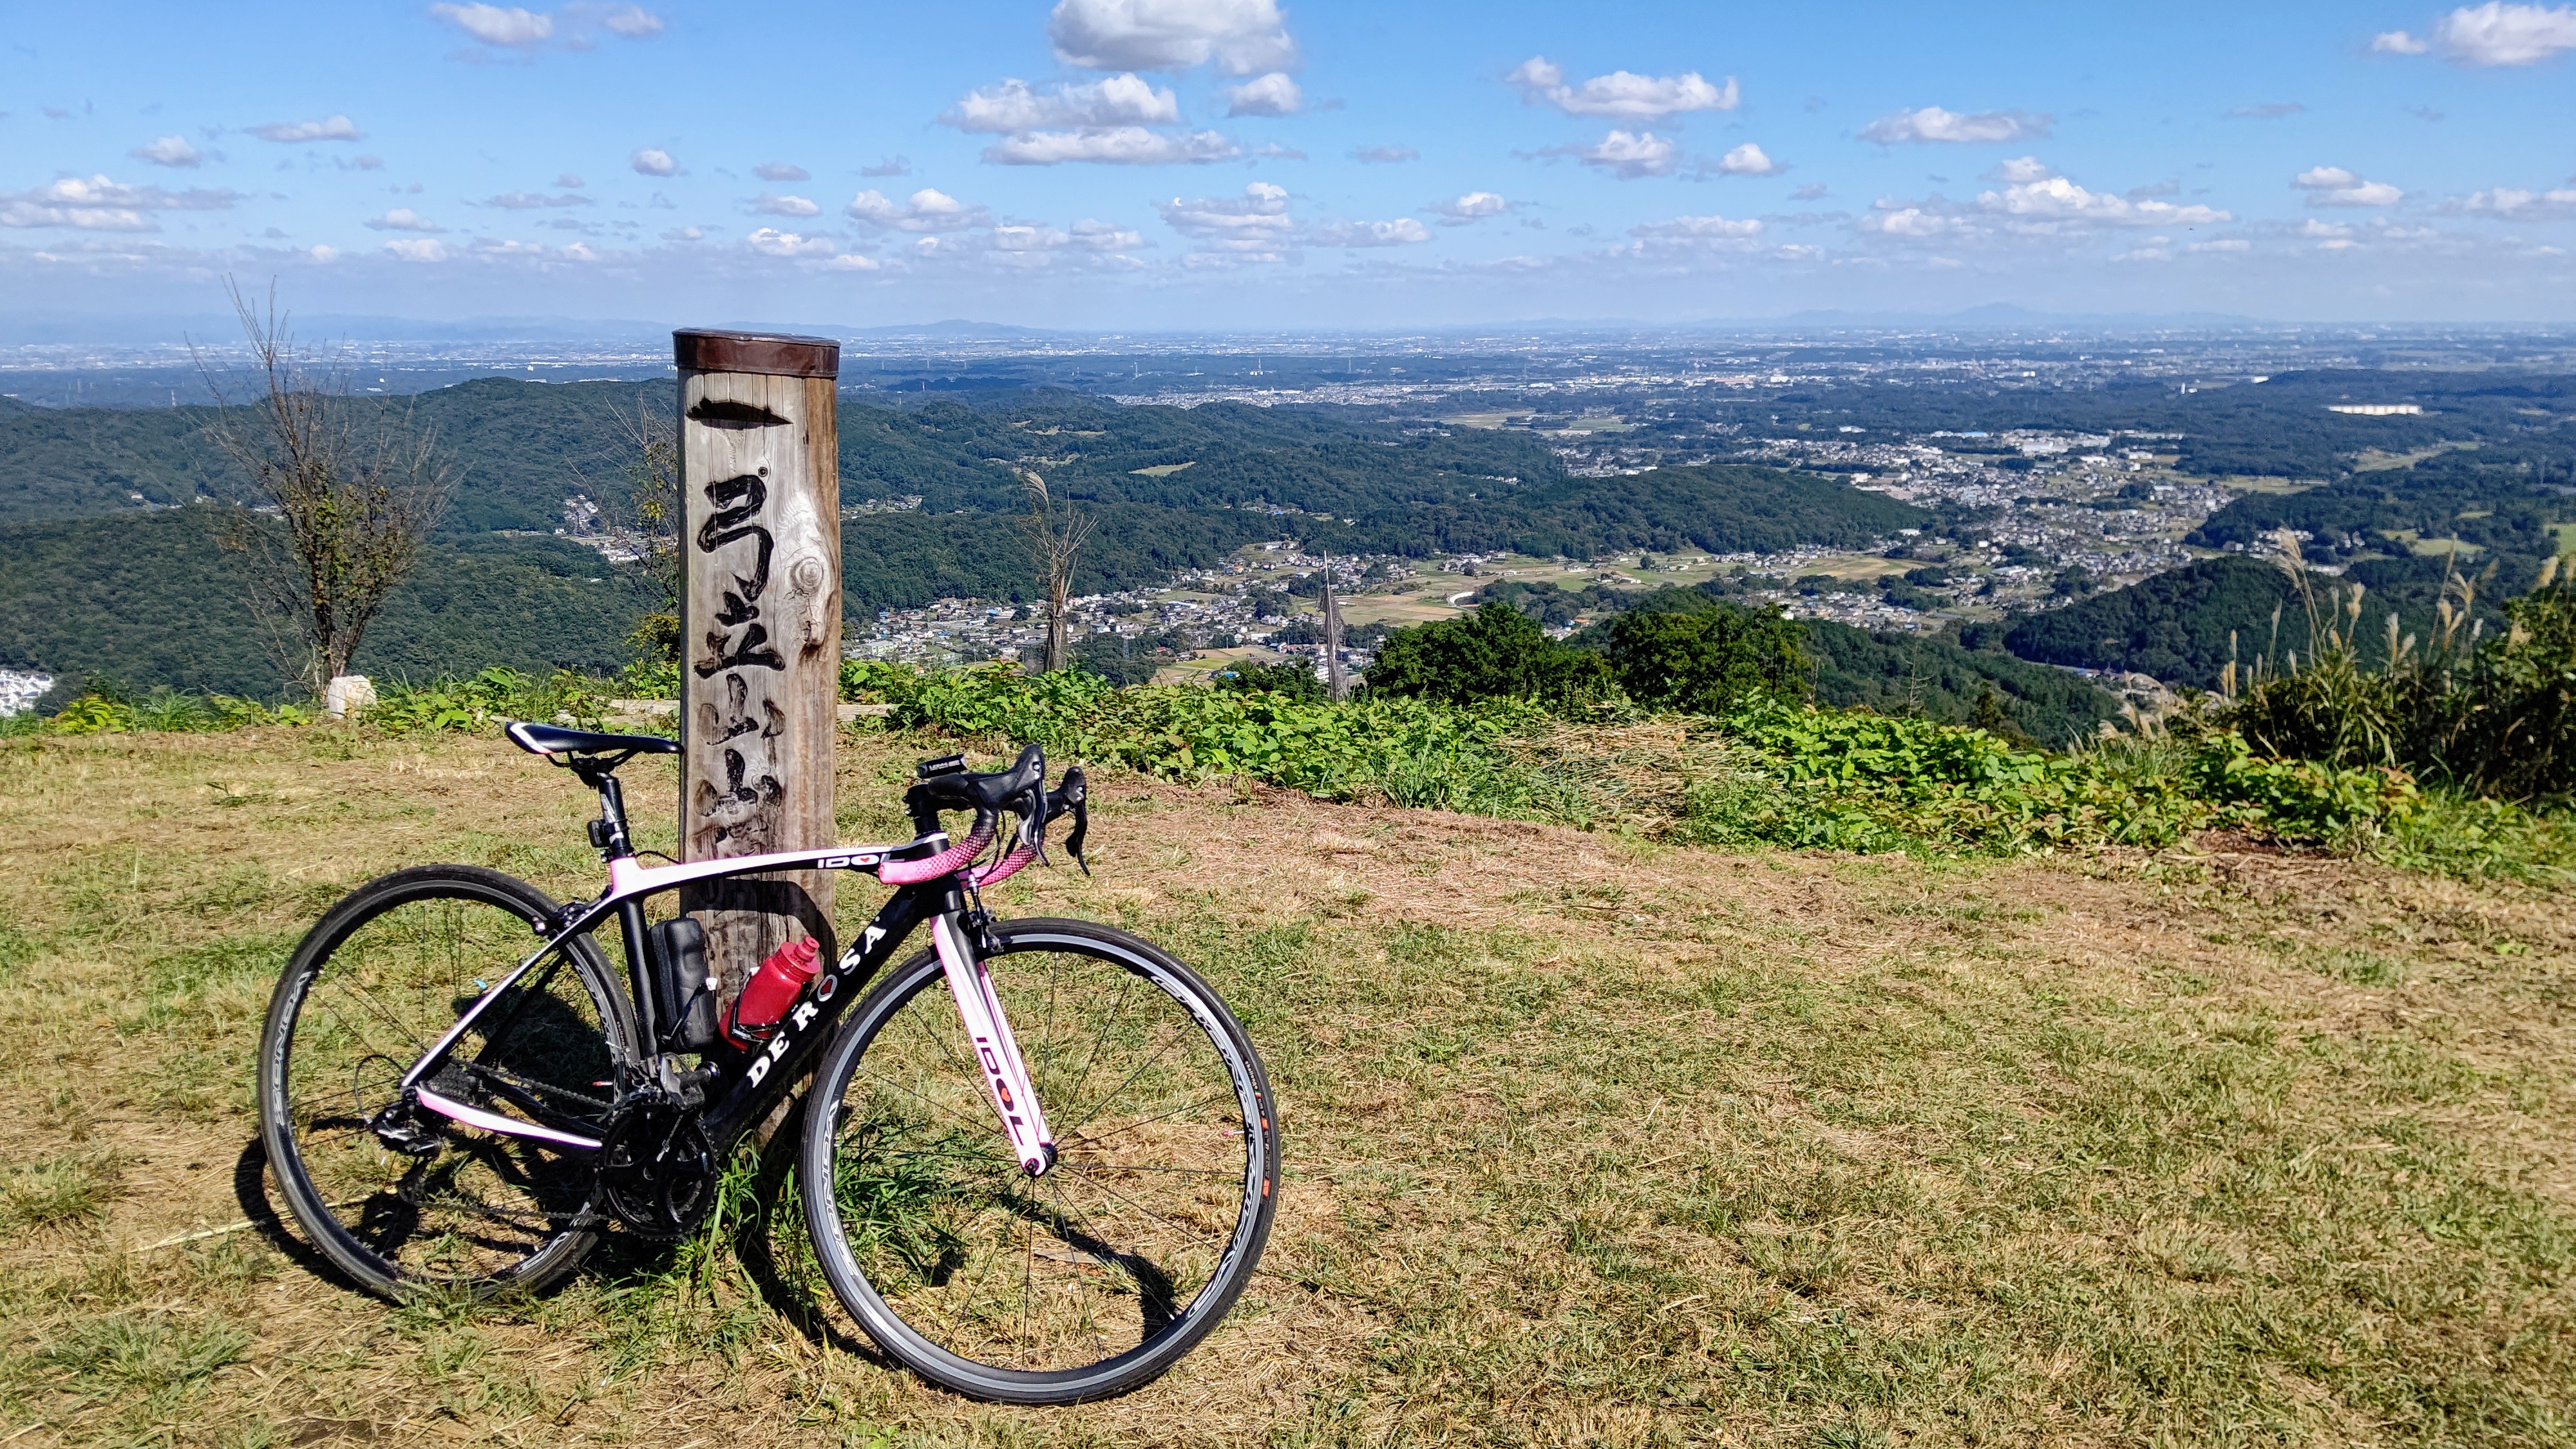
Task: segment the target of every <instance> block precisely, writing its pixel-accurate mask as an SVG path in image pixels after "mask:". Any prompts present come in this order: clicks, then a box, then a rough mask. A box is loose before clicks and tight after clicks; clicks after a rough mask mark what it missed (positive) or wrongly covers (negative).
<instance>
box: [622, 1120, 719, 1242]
mask: <svg viewBox="0 0 2576 1449" xmlns="http://www.w3.org/2000/svg"><path fill="white" fill-rule="evenodd" d="M599 1186H600V1192H601V1195H602V1196H603V1197H604V1198H605V1199H606V1200H607V1205H608V1210H609V1211H610V1212H612V1213H614V1214H616V1215H617V1220H618V1221H619V1222H621V1223H624V1224H625V1225H626V1226H627V1229H628V1230H629V1231H631V1232H633V1233H635V1234H636V1235H637V1236H638V1237H644V1238H651V1239H654V1240H655V1241H659V1242H668V1241H670V1240H671V1239H674V1238H684V1237H687V1236H688V1235H689V1233H690V1232H691V1231H692V1230H694V1229H695V1228H696V1227H697V1225H698V1224H699V1223H701V1222H703V1221H705V1220H706V1216H707V1210H708V1209H709V1208H711V1207H713V1206H714V1205H715V1198H716V1153H715V1148H714V1146H713V1145H712V1144H710V1143H709V1142H708V1141H707V1132H706V1128H705V1127H703V1126H701V1125H700V1124H699V1122H698V1114H697V1113H696V1112H695V1111H692V1110H690V1109H689V1108H686V1107H682V1106H680V1105H678V1104H676V1103H673V1102H669V1101H664V1100H658V1099H653V1098H646V1099H643V1100H640V1101H636V1102H634V1103H631V1104H630V1105H628V1106H626V1107H623V1108H621V1109H620V1110H619V1111H618V1113H617V1116H616V1118H615V1120H613V1121H611V1122H610V1123H609V1125H608V1133H607V1135H606V1136H605V1137H604V1138H602V1139H601V1141H600V1145H599Z"/></svg>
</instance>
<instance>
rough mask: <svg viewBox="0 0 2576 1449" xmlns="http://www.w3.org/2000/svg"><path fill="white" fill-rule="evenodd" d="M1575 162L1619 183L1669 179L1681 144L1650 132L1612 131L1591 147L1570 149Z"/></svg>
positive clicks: (1680, 157)
mask: <svg viewBox="0 0 2576 1449" xmlns="http://www.w3.org/2000/svg"><path fill="white" fill-rule="evenodd" d="M1573 154H1574V157H1575V159H1576V160H1578V161H1581V162H1582V163H1583V164H1584V165H1586V166H1598V167H1600V168H1601V169H1602V170H1604V171H1607V172H1609V173H1610V174H1611V175H1613V176H1616V177H1618V178H1619V179H1620V180H1622V181H1634V180H1636V179H1637V178H1638V177H1641V176H1670V175H1672V174H1673V168H1674V167H1675V166H1678V165H1680V164H1681V159H1682V148H1681V143H1680V142H1678V141H1675V140H1673V139H1672V138H1671V137H1669V136H1658V135H1656V134H1655V133H1654V132H1652V131H1639V132H1636V133H1635V134H1633V135H1632V134H1630V133H1629V132H1626V131H1619V130H1614V131H1612V132H1611V133H1610V134H1609V135H1607V136H1604V137H1602V138H1601V139H1600V141H1599V142H1597V143H1595V144H1594V145H1591V146H1580V147H1575V148H1573Z"/></svg>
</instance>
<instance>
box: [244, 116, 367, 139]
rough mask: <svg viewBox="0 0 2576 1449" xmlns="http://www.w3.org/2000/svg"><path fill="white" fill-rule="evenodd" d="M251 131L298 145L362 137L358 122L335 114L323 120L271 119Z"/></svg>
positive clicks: (263, 137)
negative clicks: (306, 142)
mask: <svg viewBox="0 0 2576 1449" xmlns="http://www.w3.org/2000/svg"><path fill="white" fill-rule="evenodd" d="M250 133H251V134H252V135H254V136H257V137H258V138H260V139H261V140H263V141H276V142H279V143H281V144H284V145H290V146H291V145H297V144H300V143H302V142H305V141H355V140H358V139H360V136H359V133H358V127H357V123H356V122H354V121H351V120H350V119H349V118H348V117H346V116H333V117H331V118H330V119H328V120H322V121H271V122H269V123H268V124H267V125H265V126H253V127H251V128H250Z"/></svg>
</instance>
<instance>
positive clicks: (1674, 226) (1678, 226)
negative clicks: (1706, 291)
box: [1628, 216, 1762, 241]
mask: <svg viewBox="0 0 2576 1449" xmlns="http://www.w3.org/2000/svg"><path fill="white" fill-rule="evenodd" d="M1761 233H1762V223H1761V222H1759V221H1755V220H1753V219H1752V218H1750V217H1747V218H1745V219H1743V220H1741V221H1738V220H1735V219H1732V218H1729V217H1723V216H1677V217H1674V218H1673V219H1672V220H1670V221H1650V222H1646V223H1644V224H1643V225H1640V226H1633V227H1630V228H1629V229H1628V235H1630V236H1635V237H1646V238H1649V239H1652V240H1660V241H1741V240H1743V239H1744V238H1746V237H1751V236H1759V235H1761Z"/></svg>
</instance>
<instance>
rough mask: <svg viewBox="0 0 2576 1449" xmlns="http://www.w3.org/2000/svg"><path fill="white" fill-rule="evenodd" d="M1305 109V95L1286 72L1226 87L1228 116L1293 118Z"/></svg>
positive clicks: (1273, 73) (1272, 73) (1226, 110)
mask: <svg viewBox="0 0 2576 1449" xmlns="http://www.w3.org/2000/svg"><path fill="white" fill-rule="evenodd" d="M1305 107H1306V93H1305V92H1304V91H1301V90H1299V89H1298V88H1297V83H1296V82H1295V81H1293V80H1290V79H1289V78H1288V75H1287V73H1286V72H1284V71H1276V70H1274V71H1272V72H1271V73H1270V74H1268V75H1265V76H1262V77H1260V78H1259V79H1257V80H1249V81H1245V82H1244V83H1243V84H1242V85H1239V86H1227V87H1226V88H1225V113H1226V114H1227V115H1229V116H1293V115H1295V114H1297V113H1298V112H1299V111H1301V110H1304V109H1305Z"/></svg>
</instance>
